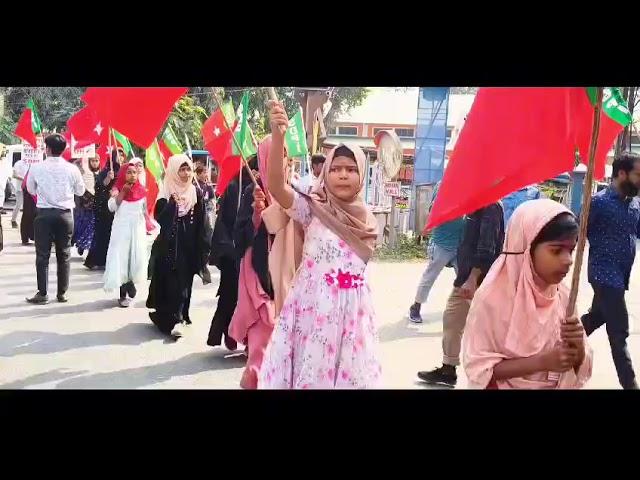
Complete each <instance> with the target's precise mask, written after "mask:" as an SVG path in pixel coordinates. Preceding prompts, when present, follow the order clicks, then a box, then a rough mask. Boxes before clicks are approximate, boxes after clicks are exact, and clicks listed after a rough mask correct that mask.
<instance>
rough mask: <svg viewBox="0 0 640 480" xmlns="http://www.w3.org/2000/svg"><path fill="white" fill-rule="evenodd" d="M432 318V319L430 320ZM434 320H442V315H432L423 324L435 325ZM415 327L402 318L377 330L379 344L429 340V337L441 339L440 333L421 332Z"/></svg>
mask: <svg viewBox="0 0 640 480" xmlns="http://www.w3.org/2000/svg"><path fill="white" fill-rule="evenodd" d="M431 317H433V318H431ZM435 318H439V319H441V318H442V314H438V313H436V314H433V315H430V316H429V318H427V321H425V322H424V323H435V322H436V321H437V320H434V319H435ZM419 328H420V327H418V326H417V325H414V324H412V323H410V322H409V320H407V319H406V318H403V319H402V320H400V321H399V322H396V323H392V324H388V325H383V326H382V327H380V328H379V329H378V338H379V339H380V341H381V342H393V341H394V340H401V339H403V338H429V337H441V336H442V332H440V331H438V332H422V331H420V329H419Z"/></svg>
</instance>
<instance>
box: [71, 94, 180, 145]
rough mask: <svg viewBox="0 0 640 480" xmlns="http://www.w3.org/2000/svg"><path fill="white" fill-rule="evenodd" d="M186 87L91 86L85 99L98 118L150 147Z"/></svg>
mask: <svg viewBox="0 0 640 480" xmlns="http://www.w3.org/2000/svg"><path fill="white" fill-rule="evenodd" d="M187 90H188V88H185V87H177V88H176V87H171V88H158V87H155V88H154V87H151V88H147V87H109V88H100V87H90V88H88V89H87V90H86V92H85V93H84V94H83V95H82V100H83V101H84V102H85V103H86V104H87V105H88V106H90V107H91V108H92V109H94V110H95V112H96V113H97V114H98V117H99V118H100V119H102V120H104V121H105V122H106V123H108V124H109V126H110V127H112V128H114V129H116V130H117V131H118V132H120V133H121V134H122V135H125V136H127V137H128V138H129V140H131V141H132V142H134V143H135V144H137V145H140V146H141V147H142V148H145V149H146V148H149V147H150V146H151V144H152V143H153V141H154V140H155V138H156V136H157V135H158V133H160V130H161V129H162V126H163V125H164V124H165V122H166V121H167V118H169V114H170V113H171V109H173V106H174V105H175V103H176V102H177V101H178V100H179V99H180V97H182V96H183V95H184V94H185V93H187Z"/></svg>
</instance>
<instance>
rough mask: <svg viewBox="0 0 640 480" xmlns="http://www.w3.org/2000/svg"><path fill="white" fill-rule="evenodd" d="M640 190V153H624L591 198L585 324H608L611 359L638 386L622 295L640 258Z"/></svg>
mask: <svg viewBox="0 0 640 480" xmlns="http://www.w3.org/2000/svg"><path fill="white" fill-rule="evenodd" d="M639 189H640V156H638V155H636V154H633V153H629V152H625V153H623V154H622V155H620V156H619V157H618V158H616V159H615V160H614V162H613V180H612V182H611V185H610V186H609V187H608V188H606V189H604V190H601V191H600V192H598V193H597V194H595V195H594V196H593V197H592V199H591V209H590V211H589V224H588V227H587V238H588V239H589V273H588V275H589V283H590V284H591V287H592V288H593V292H594V295H593V303H592V304H591V309H590V310H589V313H587V314H586V315H584V316H583V317H582V324H583V325H584V329H585V332H586V333H587V335H591V333H592V332H594V331H595V330H596V329H598V328H599V327H600V326H602V325H603V324H606V325H607V335H608V336H609V344H610V346H611V355H612V357H613V363H614V364H615V366H616V371H617V373H618V380H619V381H620V385H622V388H624V389H637V388H638V384H637V383H636V377H635V373H634V371H633V365H632V364H631V357H630V356H629V351H628V350H627V337H628V336H629V314H628V312H627V305H626V303H625V298H624V295H625V291H626V290H628V289H629V277H630V275H631V267H632V266H633V261H634V259H635V256H636V238H637V237H638V227H639V224H638V220H639V219H640V200H639V199H638V198H637V197H636V195H638V191H639Z"/></svg>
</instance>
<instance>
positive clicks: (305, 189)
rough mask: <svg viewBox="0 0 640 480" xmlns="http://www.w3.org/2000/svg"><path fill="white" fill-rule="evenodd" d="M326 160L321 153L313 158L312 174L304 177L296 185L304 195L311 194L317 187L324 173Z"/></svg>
mask: <svg viewBox="0 0 640 480" xmlns="http://www.w3.org/2000/svg"><path fill="white" fill-rule="evenodd" d="M325 160H326V158H325V156H324V155H323V154H321V153H317V154H315V155H312V156H311V172H310V173H307V174H306V175H305V176H304V177H302V178H301V179H300V180H299V181H298V182H297V185H296V187H298V189H299V190H300V191H301V192H302V193H310V192H311V190H313V188H314V187H315V186H316V183H317V182H318V177H319V176H320V172H322V168H323V167H324V162H325Z"/></svg>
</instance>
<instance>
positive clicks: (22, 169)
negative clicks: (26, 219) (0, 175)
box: [11, 159, 29, 228]
mask: <svg viewBox="0 0 640 480" xmlns="http://www.w3.org/2000/svg"><path fill="white" fill-rule="evenodd" d="M27 170H29V165H27V163H26V162H25V161H24V160H22V159H20V160H18V161H17V162H16V163H15V164H14V165H13V186H14V187H15V191H16V205H15V207H13V214H12V215H11V227H13V228H18V213H19V212H20V211H21V210H22V207H23V205H24V194H23V192H22V181H23V180H24V176H25V174H26V173H27Z"/></svg>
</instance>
